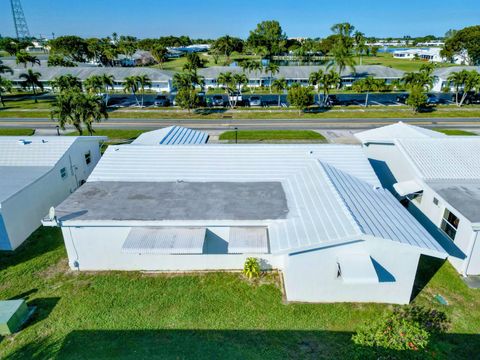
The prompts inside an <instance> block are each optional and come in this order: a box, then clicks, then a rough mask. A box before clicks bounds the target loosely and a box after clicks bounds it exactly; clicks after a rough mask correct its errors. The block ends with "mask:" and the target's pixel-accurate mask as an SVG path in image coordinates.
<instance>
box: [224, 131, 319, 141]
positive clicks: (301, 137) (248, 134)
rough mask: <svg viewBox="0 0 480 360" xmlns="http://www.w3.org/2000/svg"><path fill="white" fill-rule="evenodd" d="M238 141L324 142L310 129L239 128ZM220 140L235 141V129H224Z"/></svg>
mask: <svg viewBox="0 0 480 360" xmlns="http://www.w3.org/2000/svg"><path fill="white" fill-rule="evenodd" d="M237 136H238V141H240V142H271V141H292V140H297V141H310V142H326V139H325V137H324V136H323V135H321V134H319V133H317V132H315V131H311V130H239V131H238V134H237ZM219 139H220V140H228V141H235V131H226V132H224V133H222V134H221V135H220V138H219Z"/></svg>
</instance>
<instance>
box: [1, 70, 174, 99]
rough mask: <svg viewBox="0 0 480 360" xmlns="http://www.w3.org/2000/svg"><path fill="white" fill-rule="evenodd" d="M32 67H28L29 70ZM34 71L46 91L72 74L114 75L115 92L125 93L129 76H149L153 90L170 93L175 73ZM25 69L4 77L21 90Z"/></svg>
mask: <svg viewBox="0 0 480 360" xmlns="http://www.w3.org/2000/svg"><path fill="white" fill-rule="evenodd" d="M28 68H30V66H27V69H28ZM33 70H35V71H38V72H39V73H40V74H41V77H40V81H41V82H42V83H43V85H44V88H45V89H46V90H51V89H52V87H51V83H50V82H51V81H52V80H53V79H55V78H56V77H58V76H61V75H67V74H71V75H73V76H76V77H78V78H79V79H80V81H82V82H83V81H85V80H86V79H87V78H89V77H90V76H93V75H103V74H106V75H113V77H114V79H115V82H114V86H113V88H114V90H116V91H123V84H124V82H125V78H126V77H128V76H136V75H147V76H148V77H149V78H150V80H151V81H152V86H151V90H154V91H156V92H159V93H161V92H170V91H171V89H172V80H173V72H171V71H166V70H159V69H154V68H149V67H96V66H78V67H61V66H51V67H46V66H40V67H39V66H35V67H34V68H33ZM25 72H26V70H25V68H21V67H16V68H14V69H13V75H12V74H9V73H6V74H3V75H2V76H3V77H5V78H7V79H9V80H11V81H12V82H13V86H14V87H16V88H21V87H22V84H23V79H22V78H20V75H21V74H22V73H25Z"/></svg>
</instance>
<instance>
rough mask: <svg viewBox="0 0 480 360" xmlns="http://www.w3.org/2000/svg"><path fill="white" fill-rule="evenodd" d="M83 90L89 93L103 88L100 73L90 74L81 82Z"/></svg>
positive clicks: (94, 92) (100, 90) (96, 92)
mask: <svg viewBox="0 0 480 360" xmlns="http://www.w3.org/2000/svg"><path fill="white" fill-rule="evenodd" d="M83 85H84V86H85V90H86V91H87V92H88V93H90V94H98V93H101V92H102V90H103V79H102V76H101V75H92V76H90V77H89V78H87V79H85V82H84V83H83Z"/></svg>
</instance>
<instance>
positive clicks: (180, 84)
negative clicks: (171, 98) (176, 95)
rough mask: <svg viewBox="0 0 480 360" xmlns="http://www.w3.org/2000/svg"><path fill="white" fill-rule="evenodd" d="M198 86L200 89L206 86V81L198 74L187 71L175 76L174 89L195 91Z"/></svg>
mask: <svg viewBox="0 0 480 360" xmlns="http://www.w3.org/2000/svg"><path fill="white" fill-rule="evenodd" d="M196 86H199V87H200V89H203V87H204V86H205V79H204V78H203V76H200V75H198V74H197V73H196V72H190V71H187V72H183V73H176V74H175V75H173V87H174V88H176V89H178V90H180V89H195V87H196Z"/></svg>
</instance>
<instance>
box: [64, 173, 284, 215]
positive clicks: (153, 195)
mask: <svg viewBox="0 0 480 360" xmlns="http://www.w3.org/2000/svg"><path fill="white" fill-rule="evenodd" d="M56 210H57V216H58V219H59V220H60V221H67V220H80V221H82V220H140V221H162V220H274V219H285V218H286V217H287V214H288V211H289V209H288V205H287V198H286V196H285V192H284V190H283V187H282V184H281V183H280V182H115V181H102V182H87V183H86V184H84V185H83V186H82V187H81V188H80V189H78V190H77V191H76V192H75V193H73V194H72V195H71V196H70V197H69V198H68V199H67V200H65V201H64V202H63V203H62V204H60V206H58V207H57V209H56Z"/></svg>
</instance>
